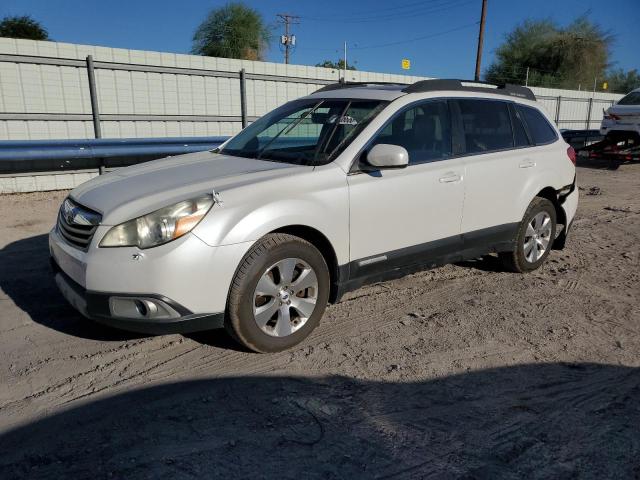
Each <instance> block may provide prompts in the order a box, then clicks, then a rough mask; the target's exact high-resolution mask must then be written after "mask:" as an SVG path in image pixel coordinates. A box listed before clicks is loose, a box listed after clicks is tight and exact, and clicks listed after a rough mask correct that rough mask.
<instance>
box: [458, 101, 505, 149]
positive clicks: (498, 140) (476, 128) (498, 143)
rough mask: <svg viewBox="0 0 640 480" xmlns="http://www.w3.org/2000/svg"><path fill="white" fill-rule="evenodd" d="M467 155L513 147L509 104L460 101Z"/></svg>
mask: <svg viewBox="0 0 640 480" xmlns="http://www.w3.org/2000/svg"><path fill="white" fill-rule="evenodd" d="M458 105H460V114H461V116H462V126H463V133H464V139H465V144H466V152H467V153H482V152H490V151H492V150H503V149H505V148H512V147H513V133H512V131H511V119H510V117H509V104H508V103H506V102H494V101H492V100H458Z"/></svg>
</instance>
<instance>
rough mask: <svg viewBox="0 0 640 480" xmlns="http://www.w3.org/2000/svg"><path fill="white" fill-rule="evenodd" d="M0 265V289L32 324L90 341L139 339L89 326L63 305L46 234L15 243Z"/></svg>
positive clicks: (0, 258) (6, 249)
mask: <svg viewBox="0 0 640 480" xmlns="http://www.w3.org/2000/svg"><path fill="white" fill-rule="evenodd" d="M0 265H1V266H2V268H0V289H2V291H3V292H4V293H5V294H6V295H7V296H9V297H10V298H11V299H12V300H13V302H14V303H15V304H16V306H17V307H18V308H19V309H21V310H23V311H24V312H26V313H27V314H28V315H29V317H31V319H32V320H33V321H34V322H36V323H39V324H41V325H44V326H45V327H48V328H51V329H54V330H57V331H60V332H62V333H66V334H69V335H73V336H76V337H81V338H86V339H91V340H127V339H133V338H140V337H141V335H137V334H133V333H129V332H124V331H121V330H116V329H112V328H109V327H105V326H102V325H100V324H98V323H95V322H92V321H90V320H88V319H87V318H85V317H83V316H82V315H81V314H80V313H78V312H77V311H76V310H75V309H74V308H73V307H71V306H70V305H69V304H68V303H67V301H66V300H65V299H64V297H63V296H62V295H61V294H60V292H59V291H58V287H57V286H56V284H55V281H54V279H53V272H52V270H51V266H50V264H49V244H48V236H47V235H46V234H45V235H37V236H34V237H30V238H25V239H22V240H18V241H15V242H13V243H10V244H9V245H7V246H6V247H4V248H3V249H1V250H0Z"/></svg>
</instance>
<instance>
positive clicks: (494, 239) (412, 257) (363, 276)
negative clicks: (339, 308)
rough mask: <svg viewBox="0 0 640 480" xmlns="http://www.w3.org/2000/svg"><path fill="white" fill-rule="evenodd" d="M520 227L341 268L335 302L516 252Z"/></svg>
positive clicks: (450, 239)
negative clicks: (430, 272) (356, 293)
mask: <svg viewBox="0 0 640 480" xmlns="http://www.w3.org/2000/svg"><path fill="white" fill-rule="evenodd" d="M518 225H519V224H518V223H508V224H504V225H499V226H497V227H490V228H485V229H482V230H476V231H473V232H468V233H465V234H463V235H456V236H453V237H447V238H444V239H440V240H434V241H432V242H427V243H423V244H420V245H414V246H411V247H406V248H402V249H399V250H394V251H391V252H387V253H380V254H377V255H373V256H371V257H366V258H363V259H359V260H354V261H352V262H349V263H348V264H346V265H341V266H340V267H339V272H338V277H339V279H338V282H337V285H336V289H337V292H336V302H337V301H340V298H341V297H342V296H343V295H344V294H345V293H347V292H350V291H353V290H357V289H358V288H360V287H362V286H364V285H368V284H371V283H378V282H385V281H388V280H394V279H397V278H401V277H404V276H405V275H410V274H412V273H416V272H420V271H424V270H429V269H432V268H436V267H441V266H443V265H447V264H449V263H455V262H461V261H464V260H471V259H473V258H477V257H481V256H483V255H487V254H489V253H497V252H508V251H512V250H513V249H514V245H515V238H516V234H517V231H518Z"/></svg>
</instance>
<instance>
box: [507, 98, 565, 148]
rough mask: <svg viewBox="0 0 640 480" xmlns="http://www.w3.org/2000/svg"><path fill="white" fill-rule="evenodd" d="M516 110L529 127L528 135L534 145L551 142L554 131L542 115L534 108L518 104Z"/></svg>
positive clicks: (553, 137)
mask: <svg viewBox="0 0 640 480" xmlns="http://www.w3.org/2000/svg"><path fill="white" fill-rule="evenodd" d="M517 108H518V111H519V112H520V115H521V117H522V118H523V119H524V121H525V122H526V123H527V127H529V135H531V140H533V143H534V144H536V145H540V144H543V143H549V142H553V141H554V140H555V139H556V138H557V137H556V131H555V130H554V129H553V127H551V125H549V122H547V119H546V118H544V115H542V113H540V112H539V111H538V110H536V109H535V108H531V107H525V106H524V105H518V107H517Z"/></svg>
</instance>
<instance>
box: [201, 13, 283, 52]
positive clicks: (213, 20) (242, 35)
mask: <svg viewBox="0 0 640 480" xmlns="http://www.w3.org/2000/svg"><path fill="white" fill-rule="evenodd" d="M270 40H271V31H270V29H269V27H268V26H267V25H266V24H265V22H264V20H263V18H262V16H261V15H260V13H259V12H258V11H256V10H254V9H252V8H250V7H247V6H246V5H243V4H242V3H237V2H232V3H228V4H226V5H225V6H223V7H220V8H216V9H214V10H212V11H211V12H210V13H209V15H208V16H207V18H206V19H205V21H204V22H202V24H201V25H200V26H199V27H198V29H197V30H196V32H195V34H194V35H193V47H192V49H191V51H192V52H193V53H195V54H197V55H206V56H209V57H225V58H241V59H244V60H262V59H263V58H264V54H265V52H266V50H267V49H268V47H269V41H270Z"/></svg>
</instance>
